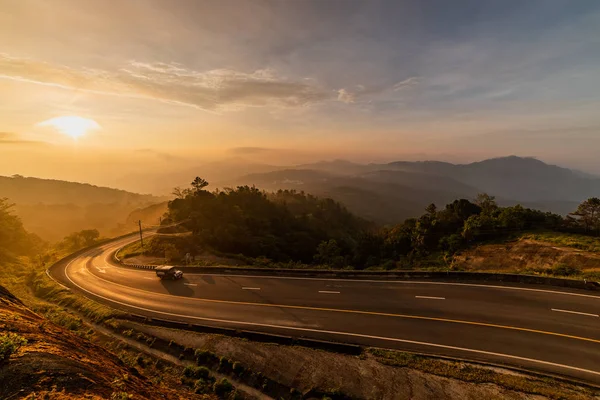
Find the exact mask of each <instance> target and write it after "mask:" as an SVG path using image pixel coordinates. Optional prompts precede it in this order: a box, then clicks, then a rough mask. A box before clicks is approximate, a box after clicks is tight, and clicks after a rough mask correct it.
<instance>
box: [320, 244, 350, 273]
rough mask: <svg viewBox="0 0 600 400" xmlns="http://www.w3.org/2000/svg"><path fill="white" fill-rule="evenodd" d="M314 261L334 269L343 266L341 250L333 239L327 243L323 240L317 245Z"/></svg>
mask: <svg viewBox="0 0 600 400" xmlns="http://www.w3.org/2000/svg"><path fill="white" fill-rule="evenodd" d="M315 261H316V262H318V263H321V264H325V265H328V266H330V267H334V268H340V267H343V266H344V257H343V256H342V249H341V248H340V246H338V244H337V242H336V241H335V239H330V240H328V241H325V240H324V241H322V242H321V243H320V244H319V246H318V247H317V253H316V254H315Z"/></svg>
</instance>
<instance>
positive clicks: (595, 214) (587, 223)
mask: <svg viewBox="0 0 600 400" xmlns="http://www.w3.org/2000/svg"><path fill="white" fill-rule="evenodd" d="M571 215H573V216H575V217H578V221H579V223H580V224H581V225H583V227H584V229H585V231H586V232H589V231H592V232H595V233H596V235H600V199H599V198H597V197H592V198H589V199H587V200H586V201H584V202H583V203H581V204H580V205H579V206H578V207H577V210H575V212H573V213H571Z"/></svg>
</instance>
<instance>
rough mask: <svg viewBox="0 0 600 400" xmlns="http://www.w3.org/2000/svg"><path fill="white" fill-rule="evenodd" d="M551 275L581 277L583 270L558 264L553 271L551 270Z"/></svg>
mask: <svg viewBox="0 0 600 400" xmlns="http://www.w3.org/2000/svg"><path fill="white" fill-rule="evenodd" d="M550 273H551V274H552V275H557V276H575V275H580V274H581V270H580V269H579V268H577V267H573V266H571V265H568V264H564V263H560V264H557V265H555V266H554V267H552V269H551V270H550Z"/></svg>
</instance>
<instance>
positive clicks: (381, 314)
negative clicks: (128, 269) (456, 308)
mask: <svg viewBox="0 0 600 400" xmlns="http://www.w3.org/2000/svg"><path fill="white" fill-rule="evenodd" d="M91 261H92V259H91V258H90V259H89V260H88V262H87V263H86V264H87V265H89V264H90V263H91ZM88 272H89V273H90V274H91V275H92V276H94V277H95V278H96V279H99V280H102V281H105V282H108V283H110V284H111V285H115V286H120V287H123V288H126V289H128V290H133V291H137V292H142V293H150V294H153V295H157V296H168V297H171V298H172V297H179V298H181V299H186V300H192V301H199V302H204V303H216V304H231V305H238V306H252V307H270V308H285V309H294V310H308V311H321V312H336V313H346V314H358V315H371V316H378V317H391V318H403V319H416V320H423V321H435V322H447V323H453V324H463V325H472V326H482V327H487V328H498V329H507V330H512V331H519V332H529V333H537V334H542V335H549V336H556V337H562V338H568V339H574V340H582V341H586V342H592V343H598V344H600V340H598V339H592V338H586V337H581V336H575V335H568V334H565V333H557V332H549V331H543V330H539V329H531V328H522V327H517V326H510V325H499V324H492V323H487V322H476V321H464V320H459V319H450V318H439V317H426V316H422V315H411V314H393V313H384V312H378V311H364V310H348V309H343V308H326V307H308V306H295V305H288V304H270V303H255V302H246V301H232V300H215V299H204V298H198V297H184V296H175V295H171V294H166V293H157V292H153V291H150V290H144V289H138V288H133V287H130V286H126V285H121V284H119V283H115V282H112V281H109V280H107V279H104V278H101V277H99V276H97V275H95V274H93V273H92V272H91V271H89V270H88ZM65 273H66V271H65Z"/></svg>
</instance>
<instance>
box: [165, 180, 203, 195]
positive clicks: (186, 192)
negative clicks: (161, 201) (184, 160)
mask: <svg viewBox="0 0 600 400" xmlns="http://www.w3.org/2000/svg"><path fill="white" fill-rule="evenodd" d="M196 179H197V178H196ZM171 194H172V195H173V196H175V197H176V198H178V199H185V197H186V196H188V195H190V194H192V190H191V189H182V188H180V187H179V186H177V187H174V188H173V191H172V192H171Z"/></svg>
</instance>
